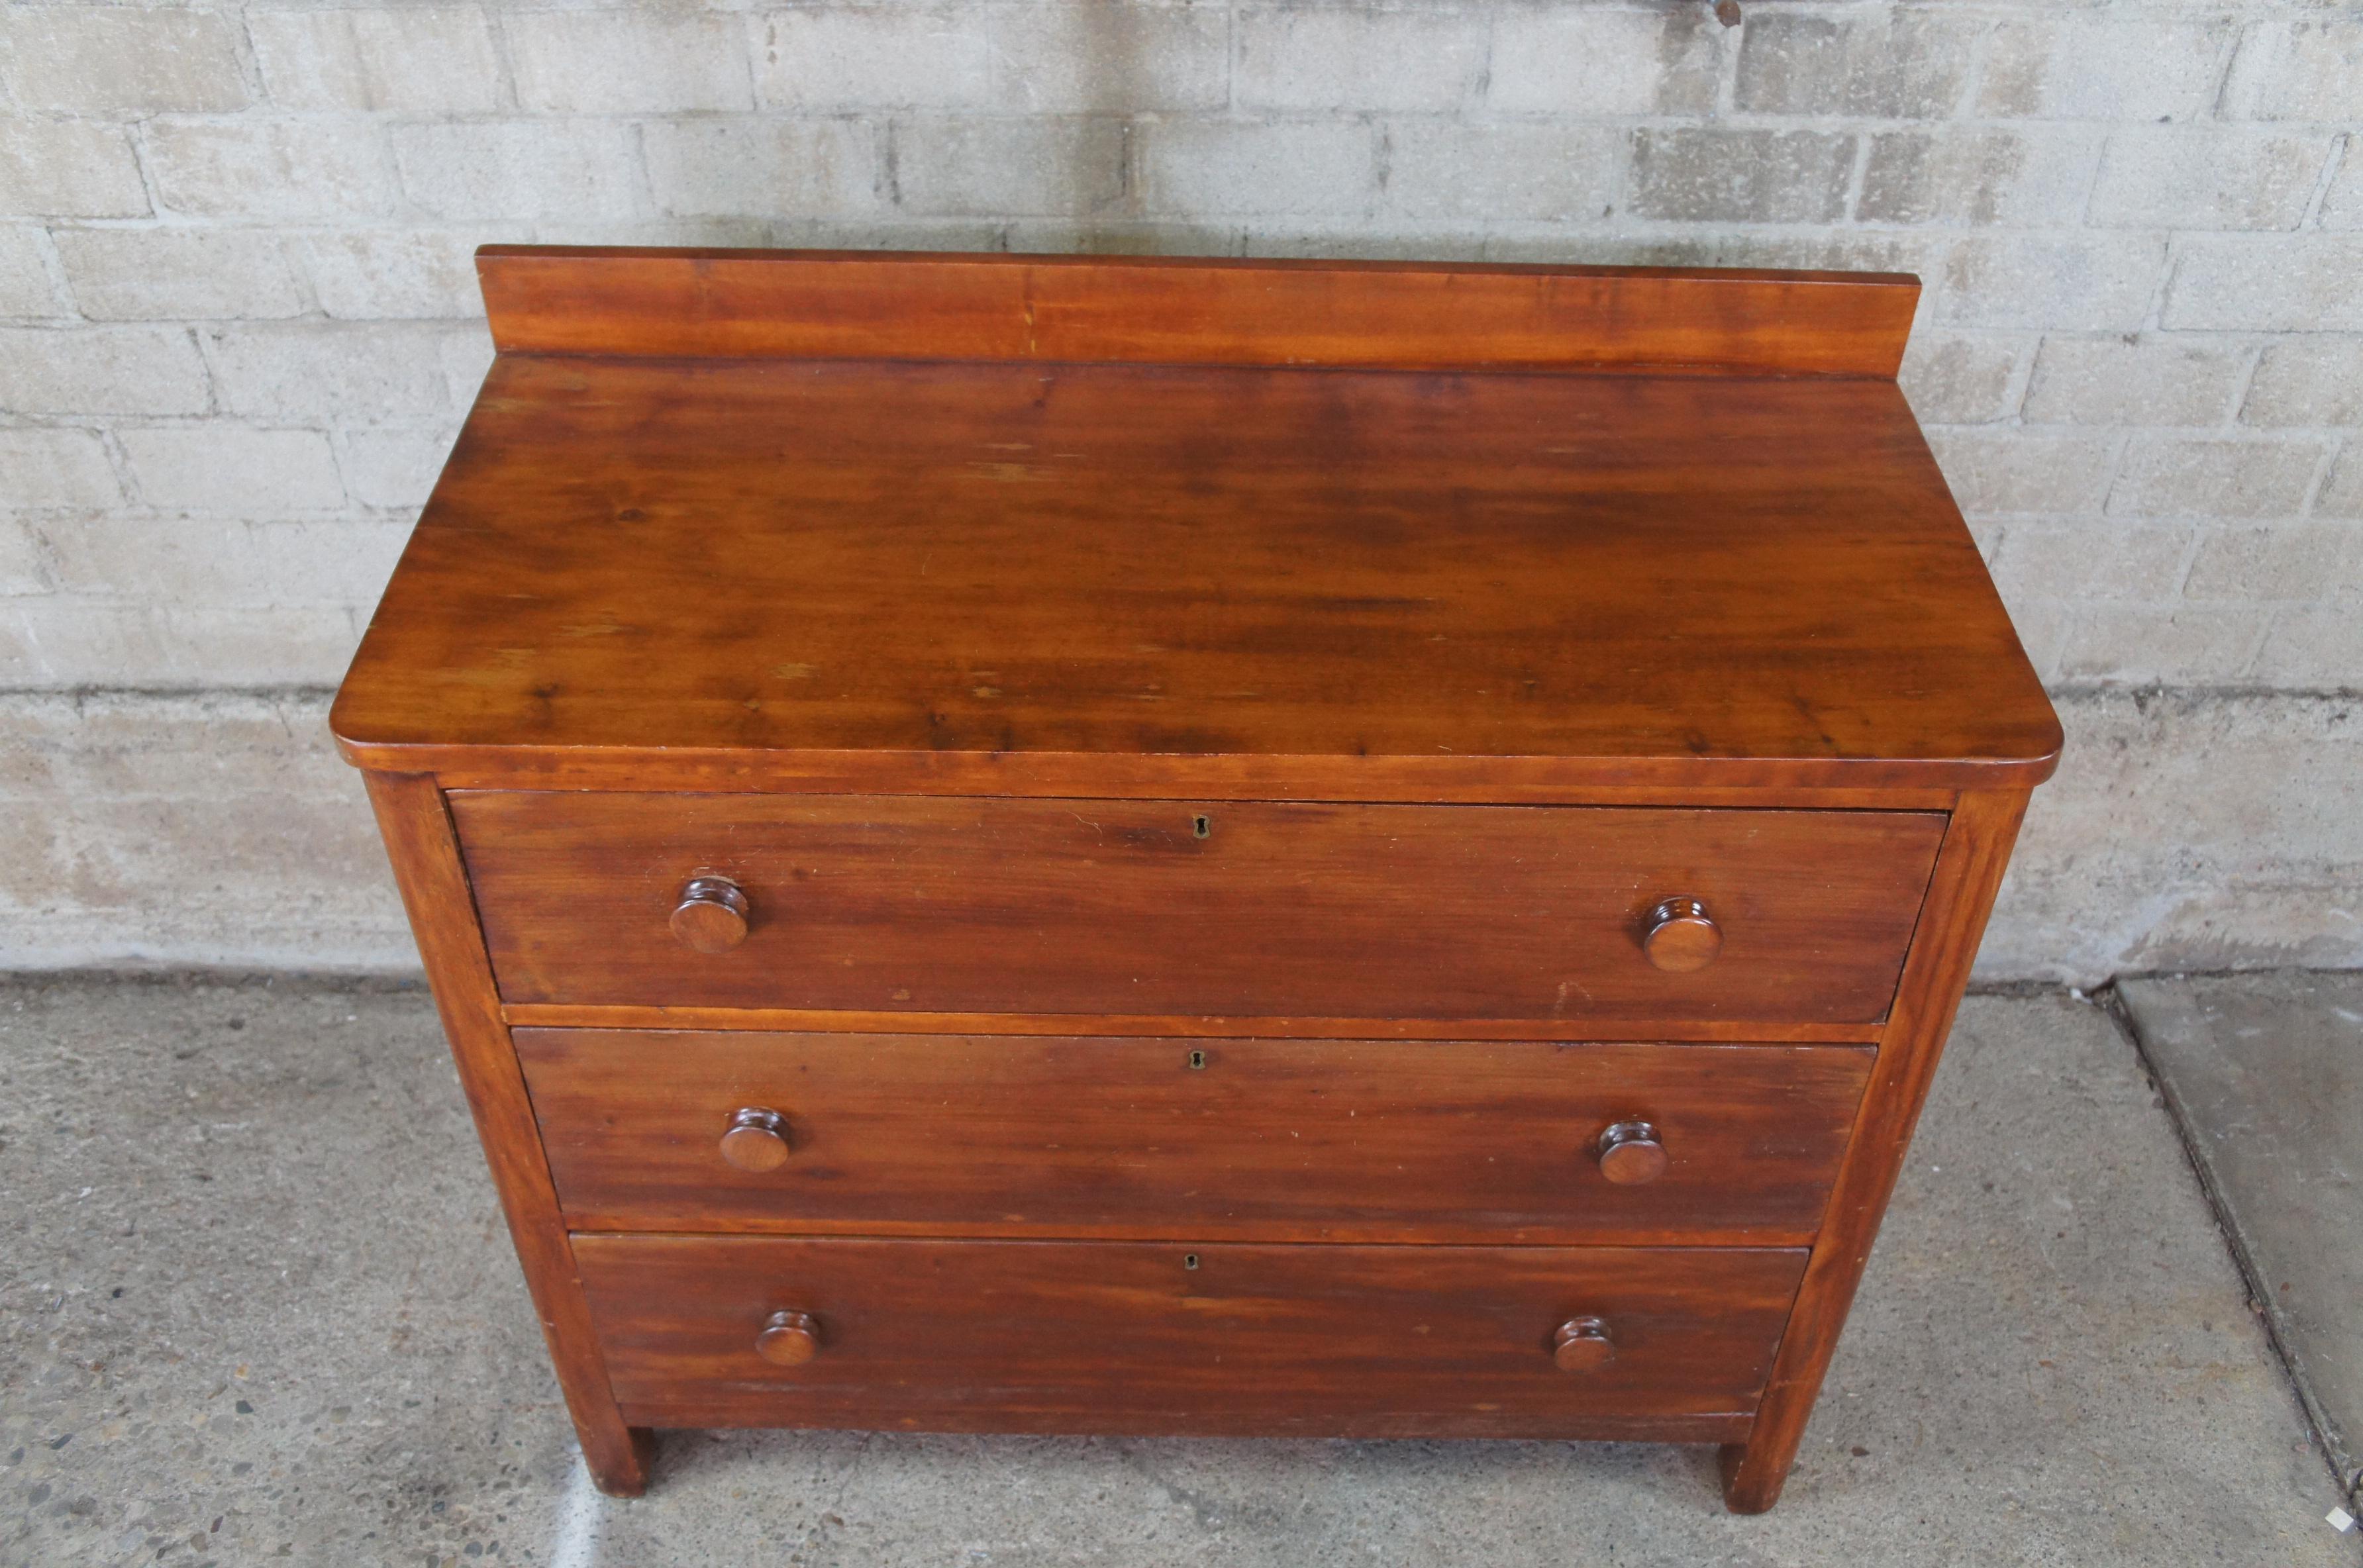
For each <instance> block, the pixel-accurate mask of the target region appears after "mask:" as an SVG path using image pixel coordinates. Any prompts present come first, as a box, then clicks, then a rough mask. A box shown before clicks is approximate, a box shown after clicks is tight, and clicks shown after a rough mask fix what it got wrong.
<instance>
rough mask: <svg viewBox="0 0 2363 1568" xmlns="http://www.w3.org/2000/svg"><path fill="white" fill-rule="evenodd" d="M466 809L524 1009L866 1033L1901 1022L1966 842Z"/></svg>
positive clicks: (955, 813)
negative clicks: (706, 928)
mask: <svg viewBox="0 0 2363 1568" xmlns="http://www.w3.org/2000/svg"><path fill="white" fill-rule="evenodd" d="M451 801H452V810H453V814H454V817H455V819H456V821H457V823H458V824H459V830H460V841H461V844H462V845H463V847H464V849H465V852H466V856H467V862H468V870H469V875H470V878H471V882H472V884H473V886H474V889H475V892H476V898H477V903H478V907H479V910H480V911H481V913H482V915H483V926H484V933H485V938H486V941H487V942H488V944H490V947H491V951H492V959H493V967H494V972H495V974H496V976H497V977H498V979H499V982H500V988H501V994H502V995H503V996H504V997H505V999H508V1000H510V1001H512V1002H576V1003H603V1002H604V1003H635V1004H652V1005H674V1006H682V1005H706V1006H725V1007H774V1008H803V1009H817V1010H849V1011H879V1010H884V1011H895V1010H907V1011H922V1012H949V1013H960V1012H1027V1013H1115V1014H1132V1015H1144V1014H1170V1015H1193V1016H1224V1017H1297V1018H1317V1017H1332V1018H1447V1019H1448V1018H1491V1019H1512V1020H1517V1019H1534V1020H1543V1019H1586V1020H1603V1019H1605V1020H1618V1021H1624V1020H1629V1021H1633V1022H1635V1023H1636V1025H1639V1024H1644V1023H1646V1022H1647V1021H1655V1020H1676V1019H1701V1020H1758V1019H1761V1020H1783V1021H1786V1020H1795V1021H1830V1022H1856V1023H1869V1022H1876V1021H1879V1020H1880V1019H1881V1018H1883V1017H1884V1016H1885V1015H1886V1011H1887V1006H1888V1002H1889V999H1890V998H1891V997H1892V995H1893V993H1894V989H1895V979H1896V975H1897V972H1898V970H1899V969H1900V967H1901V966H1902V964H1903V952H1904V948H1905V946H1906V945H1907V944H1908V943H1909V942H1910V939H1911V934H1912V929H1913V924H1914V921H1915V919H1916V918H1917V916H1918V914H1919V911H1920V902H1921V899H1922V896H1923V894H1924V893H1925V889H1926V887H1927V882H1928V874H1929V870H1930V867H1931V866H1932V865H1933V864H1934V861H1935V857H1936V844H1937V840H1938V839H1939V838H1940V837H1941V836H1942V834H1943V831H1944V819H1943V817H1942V816H1940V815H1934V814H1929V813H1922V812H1781V811H1689V810H1650V809H1614V808H1599V807H1507V806H1363V805H1276V804H1270V803H1257V802H1236V801H1229V802H1207V803H1197V804H1193V803H1191V802H1187V801H1018V800H974V799H964V798H963V799H944V798H927V797H857V796H823V797H812V796H749V795H630V794H593V793H572V794H542V793H516V792H492V793H471V792H460V793H455V794H454V795H453V796H452V797H451ZM1201 832H1203V833H1204V837H1201V836H1199V834H1200V833H1201ZM704 873H711V874H718V875H721V876H725V877H727V878H731V879H733V880H734V881H736V882H737V883H738V886H739V888H740V889H742V890H743V892H744V894H745V898H746V900H747V904H748V908H747V911H746V935H745V938H744V940H743V941H742V942H740V943H739V944H738V945H737V946H736V947H733V948H730V949H729V950H727V951H725V952H719V953H701V952H695V951H692V950H691V949H690V948H689V947H687V946H685V945H684V944H682V942H681V941H679V940H676V939H675V937H674V935H673V934H672V933H671V931H670V930H669V928H668V922H670V921H671V917H672V914H673V911H674V909H675V906H676V904H677V903H678V902H679V900H680V899H681V896H682V889H683V888H684V887H685V886H686V885H687V883H688V882H689V881H690V879H691V878H693V876H697V875H699V874H704ZM1679 898H1688V899H1695V900H1699V901H1700V903H1702V904H1703V906H1704V909H1705V911H1706V912H1707V915H1708V916H1709V918H1711V919H1712V920H1713V921H1714V924H1715V926H1716V928H1717V930H1718V931H1719V933H1720V938H1721V944H1720V950H1719V951H1718V952H1716V953H1714V955H1713V956H1712V958H1711V960H1709V961H1707V962H1705V963H1704V964H1703V967H1697V968H1692V969H1689V970H1686V971H1681V972H1670V971H1668V970H1665V969H1661V968H1659V967H1657V966H1655V965H1653V963H1652V962H1651V959H1650V956H1649V955H1648V954H1647V952H1646V951H1645V950H1644V940H1643V939H1644V937H1645V935H1646V934H1647V932H1648V931H1649V929H1650V922H1651V919H1652V913H1653V911H1655V910H1656V909H1657V908H1658V906H1659V905H1660V904H1661V903H1662V902H1664V901H1665V900H1670V899H1679ZM1690 956H1692V958H1697V957H1700V956H1703V955H1700V954H1698V953H1696V952H1693V953H1692V955H1690Z"/></svg>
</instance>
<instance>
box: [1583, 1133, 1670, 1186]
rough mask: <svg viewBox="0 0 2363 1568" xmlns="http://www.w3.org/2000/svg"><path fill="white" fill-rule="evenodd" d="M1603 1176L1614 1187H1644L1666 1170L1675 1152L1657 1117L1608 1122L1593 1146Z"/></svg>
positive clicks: (1662, 1174)
mask: <svg viewBox="0 0 2363 1568" xmlns="http://www.w3.org/2000/svg"><path fill="white" fill-rule="evenodd" d="M1593 1152H1594V1154H1595V1155H1596V1156H1597V1158H1598V1159H1599V1162H1600V1175H1601V1179H1603V1181H1606V1182H1608V1183H1610V1184H1611V1185H1613V1186H1615V1187H1643V1186H1647V1184H1648V1183H1650V1182H1653V1181H1656V1180H1657V1179H1658V1178H1659V1176H1664V1175H1665V1174H1666V1168H1667V1166H1668V1165H1670V1164H1671V1162H1672V1156H1670V1155H1669V1154H1667V1153H1666V1140H1665V1134H1664V1133H1663V1132H1659V1130H1658V1125H1657V1123H1656V1122H1654V1121H1614V1122H1611V1123H1609V1125H1608V1126H1607V1128H1606V1129H1605V1130H1603V1132H1601V1134H1600V1138H1599V1142H1598V1143H1596V1144H1595V1145H1594V1146H1593Z"/></svg>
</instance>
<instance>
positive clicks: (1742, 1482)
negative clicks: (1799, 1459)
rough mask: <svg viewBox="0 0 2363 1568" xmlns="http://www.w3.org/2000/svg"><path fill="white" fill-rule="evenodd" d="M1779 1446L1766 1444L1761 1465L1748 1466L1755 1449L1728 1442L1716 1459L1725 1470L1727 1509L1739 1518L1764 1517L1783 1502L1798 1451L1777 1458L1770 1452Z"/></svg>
mask: <svg viewBox="0 0 2363 1568" xmlns="http://www.w3.org/2000/svg"><path fill="white" fill-rule="evenodd" d="M1777 1446H1778V1445H1777V1444H1775V1443H1769V1442H1768V1443H1767V1444H1765V1448H1766V1450H1767V1452H1765V1453H1764V1454H1762V1455H1761V1456H1759V1457H1758V1461H1757V1463H1753V1464H1750V1463H1748V1454H1749V1452H1751V1450H1752V1448H1753V1445H1752V1444H1750V1443H1744V1442H1727V1443H1725V1444H1724V1445H1723V1451H1722V1452H1720V1453H1719V1454H1717V1455H1716V1458H1717V1460H1718V1461H1719V1462H1720V1463H1721V1466H1722V1470H1723V1506H1724V1507H1726V1508H1729V1509H1730V1510H1731V1511H1732V1512H1733V1513H1735V1514H1760V1513H1762V1512H1763V1511H1764V1510H1765V1509H1767V1508H1769V1507H1771V1506H1772V1505H1773V1504H1775V1503H1777V1502H1779V1501H1780V1500H1781V1485H1782V1483H1784V1482H1786V1481H1787V1480H1788V1479H1789V1461H1790V1460H1791V1459H1792V1457H1793V1456H1794V1451H1793V1450H1792V1451H1791V1452H1788V1453H1782V1454H1780V1455H1779V1456H1778V1457H1775V1456H1774V1455H1773V1454H1772V1453H1771V1452H1769V1451H1770V1450H1771V1449H1772V1448H1774V1447H1777Z"/></svg>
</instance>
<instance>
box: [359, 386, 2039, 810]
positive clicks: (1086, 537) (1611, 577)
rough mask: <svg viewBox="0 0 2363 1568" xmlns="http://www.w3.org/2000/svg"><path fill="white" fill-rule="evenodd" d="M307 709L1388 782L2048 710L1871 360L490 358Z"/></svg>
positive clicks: (1773, 757) (1822, 743)
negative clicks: (1331, 362)
mask: <svg viewBox="0 0 2363 1568" xmlns="http://www.w3.org/2000/svg"><path fill="white" fill-rule="evenodd" d="M493 562H498V563H502V566H501V569H494V570H487V569H486V568H487V564H488V563H493ZM519 574H524V577H523V581H525V582H529V584H530V586H529V587H525V586H520V582H521V580H520V576H519ZM1768 585H1777V591H1770V589H1769V587H1768ZM783 606H793V613H782V607H783ZM332 723H333V726H334V728H335V730H336V732H337V734H338V736H339V737H340V739H341V741H342V743H343V745H344V747H345V750H346V753H347V755H348V756H350V757H352V758H353V759H354V760H355V761H357V762H360V763H361V764H362V765H364V766H368V767H403V768H411V769H426V768H432V769H435V770H437V771H438V772H441V773H446V774H453V773H456V772H458V771H460V770H466V771H468V772H470V773H471V774H472V775H473V776H475V777H478V778H497V777H502V776H504V775H505V776H506V777H510V778H536V779H553V778H554V779H557V780H559V781H561V782H565V781H571V780H574V779H576V778H602V779H605V780H609V781H614V780H616V778H618V771H617V770H618V769H623V770H626V771H627V772H628V774H629V782H630V783H631V784H636V785H637V786H638V787H641V788H651V787H661V788H668V789H671V788H682V789H693V788H698V787H699V786H698V785H697V784H696V783H695V782H693V780H695V779H697V778H704V777H707V776H710V774H711V773H712V772H713V771H714V770H716V768H717V767H724V768H727V767H740V768H745V767H754V766H759V765H760V766H763V767H769V768H774V769H776V768H781V767H784V768H786V769H787V770H788V771H790V772H793V773H795V774H797V775H799V776H802V777H806V778H809V777H812V776H815V775H816V774H826V775H828V776H831V777H835V778H840V779H844V780H847V781H848V785H847V787H851V788H858V789H869V790H953V791H960V790H970V791H975V792H982V793H1001V792H1005V791H1011V790H1028V791H1037V790H1038V791H1044V792H1068V793H1082V794H1102V793H1115V794H1127V793H1133V792H1136V791H1137V790H1141V789H1142V788H1144V787H1146V786H1147V784H1148V781H1149V780H1150V779H1152V778H1162V779H1163V780H1164V784H1163V787H1164V788H1165V789H1167V790H1171V789H1174V788H1196V787H1197V786H1195V785H1183V784H1182V783H1181V782H1180V780H1181V779H1182V778H1187V777H1190V776H1191V775H1192V774H1193V772H1195V773H1197V774H1201V775H1204V776H1208V777H1209V778H1232V777H1245V778H1261V779H1264V780H1266V781H1268V782H1270V784H1272V785H1275V786H1277V788H1276V789H1275V790H1270V791H1267V790H1247V791H1245V792H1248V793H1266V792H1276V793H1280V794H1285V795H1304V794H1314V795H1320V796H1329V797H1333V798H1352V797H1354V796H1356V795H1358V794H1359V795H1365V796H1367V795H1368V794H1370V793H1371V792H1373V791H1376V792H1378V793H1379V794H1380V795H1381V798H1389V797H1391V798H1392V799H1397V800H1417V799H1421V798H1423V797H1424V796H1425V795H1426V794H1428V793H1429V792H1434V791H1460V790H1467V789H1468V788H1470V785H1471V783H1472V782H1474V781H1479V780H1483V779H1487V778H1492V779H1493V780H1494V783H1495V787H1497V788H1501V787H1509V786H1516V787H1520V788H1524V789H1528V790H1535V789H1558V790H1573V789H1579V788H1584V787H1601V786H1633V785H1645V786H1646V785H1658V786H1686V787H1691V788H1711V787H1718V786H1721V787H1729V786H1736V785H1757V786H1776V785H1791V786H1799V787H1805V786H1828V787H1849V786H1851V787H1866V786H1878V785H1882V784H1888V785H1903V786H1911V787H1916V788H1925V787H1929V786H1931V785H1944V786H1973V785H1977V784H1979V783H1980V781H1983V782H1985V783H1986V784H1988V785H1990V786H2003V785H2013V784H2026V783H2032V782H2033V781H2035V780H2036V779H2037V778H2041V777H2043V776H2044V775H2045V774H2047V772H2048V771H2049V768H2050V767H2051V764H2052V759H2053V756H2054V754H2055V753H2056V751H2057V748H2058V725H2057V722H2056V720H2054V718H2053V717H2052V715H2051V712H2050V709H2049V707H2048V706H2047V704H2046V703H2045V701H2044V700H2043V694H2042V690H2041V688H2040V686H2039V685H2038V684H2037V683H2036V679H2035V676H2034V672H2033V670H2032V669H2031V668H2030V667H2029V666H2028V665H2027V663H2026V660H2025V656H2024V654H2023V653H2022V652H2021V651H2020V649H2019V646H2018V643H2017V639H2016V637H2015V635H2014V634H2013V632H2012V630H2011V626H2010V623H2009V620H2008V617H2007V616H2006V615H2005V614H2004V613H2003V611H2002V604H2001V602H2000V601H1999V600H1998V599H1997V598H1996V597H1995V595H1994V592H1993V590H1992V587H1991V583H1990V581H1989V580H1988V579H1987V576H1986V573H1985V569H1984V566H1983V564H1982V562H1981V561H1980V558H1979V555H1978V551H1977V547H1976V545H1975V542H1974V541H1973V540H1972V539H1971V538H1970V536H1969V531H1968V529H1967V528H1966V527H1965V526H1964V525H1963V524H1962V522H1961V519H1960V515H1959V513H1958V511H1957V509H1956V508H1955V507H1954V505H1953V502H1952V501H1951V498H1950V497H1949V495H1948V494H1947V491H1946V489H1945V485H1944V481H1943V480H1942V478H1941V477H1940V476H1939V474H1938V472H1937V469H1936V464H1935V462H1934V460H1933V459H1932V458H1930V456H1929V453H1928V450H1927V447H1926V446H1925V443H1924V442H1923V441H1922V439H1921V437H1920V434H1919V431H1918V428H1917V427H1916V426H1915V425H1914V423H1913V420H1912V414H1911V411H1910V409H1909V408H1908V407H1907V406H1906V405H1905V403H1904V402H1903V395H1902V394H1901V393H1900V392H1898V391H1897V390H1896V388H1895V387H1894V386H1893V385H1892V383H1891V382H1888V381H1872V380H1860V381H1851V380H1798V381H1741V380H1731V379H1716V378H1712V377H1696V376H1689V377H1669V376H1596V375H1595V376H1578V375H1556V376H1553V375H1515V376H1511V375H1493V376H1459V375H1454V376H1448V375H1429V374H1406V373H1402V372H1365V371H1346V370H1227V369H1169V368H1156V367H1140V366H1075V367H1055V368H1045V367H1035V366H1024V365H994V364H890V363H875V362H855V361H789V360H778V361H749V360H738V359H701V360H674V359H666V360H654V359H574V358H564V357H536V356H529V355H504V356H503V357H502V358H501V359H499V360H498V361H496V362H495V363H494V367H493V369H492V371H491V374H490V376H489V377H488V378H487V381H486V382H485V386H484V390H483V393H482V395H481V396H480V398H479V400H478V402H477V404H476V407H475V409H474V411H473V413H471V415H470V417H469V421H468V424H467V426H466V428H465V429H464V430H463V432H462V433H461V436H460V442H459V445H458V447H457V448H456V450H455V451H454V453H453V455H452V458H451V462H450V464H449V467H448V468H447V469H446V471H445V473H444V476H443V479H442V481H441V483H440V484H439V485H438V487H437V490H436V493H435V496H434V499H433V500H432V501H431V502H429V503H428V505H427V511H426V514H425V515H424V516H423V517H422V518H421V520H420V523H419V526H418V528H417V531H416V533H415V534H414V536H413V537H412V539H411V542H410V546H409V547H408V549H407V550H406V551H405V554H404V557H403V559H402V562H401V564H400V566H399V567H398V568H397V569H396V571H395V573H394V580H393V582H392V583H391V585H390V586H389V587H388V589H387V591H386V596H385V599H384V601H383V603H382V604H381V606H380V608H379V612H378V614H377V617H376V619H375V620H374V621H373V622H372V626H371V628H370V631H369V633H368V635H367V636H366V637H365V638H364V640H363V643H362V646H361V651H360V653H359V654H358V655H357V656H356V658H355V661H354V664H353V668H352V670H351V673H350V674H349V676H348V678H347V680H346V683H345V686H344V688H343V690H342V691H341V692H340V693H339V695H338V701H337V706H336V709H335V712H334V714H333V716H332ZM764 757H773V758H777V757H787V758H791V759H793V760H792V762H791V763H778V762H773V763H763V762H762V761H761V759H762V758H764ZM1192 759H1201V760H1199V761H1197V762H1194V763H1193V760H1192ZM1103 781H1104V784H1105V788H1104V789H1102V788H1101V787H1100V786H1101V784H1102V782H1103Z"/></svg>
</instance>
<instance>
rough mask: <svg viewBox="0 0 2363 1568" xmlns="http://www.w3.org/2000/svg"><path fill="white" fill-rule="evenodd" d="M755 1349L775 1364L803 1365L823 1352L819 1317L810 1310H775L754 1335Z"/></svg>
mask: <svg viewBox="0 0 2363 1568" xmlns="http://www.w3.org/2000/svg"><path fill="white" fill-rule="evenodd" d="M755 1353H756V1354H757V1355H760V1356H761V1357H762V1358H763V1359H764V1360H765V1361H768V1362H770V1363H771V1364H772V1365H773V1366H802V1365H803V1364H804V1363H806V1362H808V1361H810V1360H811V1359H812V1358H813V1357H815V1356H816V1355H818V1354H819V1353H820V1320H819V1319H817V1318H815V1317H814V1316H813V1315H812V1314H811V1313H809V1312H797V1311H793V1310H786V1311H779V1312H774V1313H772V1314H771V1316H770V1317H769V1318H766V1319H765V1320H763V1327H762V1330H761V1331H760V1332H759V1333H757V1334H756V1336H755Z"/></svg>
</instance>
